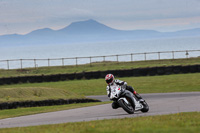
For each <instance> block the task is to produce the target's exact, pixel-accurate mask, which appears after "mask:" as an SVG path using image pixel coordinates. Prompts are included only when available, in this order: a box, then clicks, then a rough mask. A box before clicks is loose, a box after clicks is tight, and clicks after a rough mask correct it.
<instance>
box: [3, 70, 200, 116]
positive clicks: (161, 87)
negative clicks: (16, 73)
mask: <svg viewBox="0 0 200 133" xmlns="http://www.w3.org/2000/svg"><path fill="white" fill-rule="evenodd" d="M120 79H121V80H124V81H127V82H128V83H129V85H132V86H133V87H134V88H135V89H136V91H137V92H138V93H164V92H191V91H200V80H199V79H200V73H192V74H176V75H164V76H145V77H128V78H120ZM40 89H41V90H40ZM34 90H35V91H34ZM3 94H4V95H3ZM22 94H23V95H22ZM87 95H106V83H105V81H104V79H92V80H74V81H60V82H49V83H33V84H31V83H26V84H17V85H2V86H0V101H1V102H5V101H6V102H9V101H20V100H27V99H28V100H38V99H40V100H41V99H42V100H44V99H59V98H65V99H68V98H72V97H75V98H83V97H84V96H87ZM8 96H9V98H8ZM94 104H95V103H94ZM94 104H93V105H94ZM96 104H99V103H96ZM66 106H67V105H66ZM73 106H76V105H73ZM49 108H51V109H50V110H49ZM53 108H54V109H53ZM64 109H66V108H63V106H61V107H60V106H52V107H33V108H18V109H11V110H0V118H7V117H13V116H21V115H25V114H35V113H41V112H49V111H57V110H64ZM13 112H15V113H13ZM22 112H24V113H22ZM25 112H27V113H25Z"/></svg>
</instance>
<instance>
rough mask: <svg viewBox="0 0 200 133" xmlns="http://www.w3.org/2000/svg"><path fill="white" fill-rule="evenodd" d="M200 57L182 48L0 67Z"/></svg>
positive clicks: (6, 62)
mask: <svg viewBox="0 0 200 133" xmlns="http://www.w3.org/2000/svg"><path fill="white" fill-rule="evenodd" d="M190 57H200V50H184V51H162V52H146V53H130V54H119V55H107V56H90V57H73V58H52V59H13V60H0V69H8V70H9V69H19V68H20V69H23V68H37V67H42V66H66V65H81V64H91V63H92V62H105V61H117V62H128V61H131V62H133V61H142V60H144V61H146V60H160V59H178V58H190Z"/></svg>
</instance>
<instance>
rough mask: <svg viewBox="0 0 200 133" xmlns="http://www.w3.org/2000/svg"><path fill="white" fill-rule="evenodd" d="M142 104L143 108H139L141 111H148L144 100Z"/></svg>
mask: <svg viewBox="0 0 200 133" xmlns="http://www.w3.org/2000/svg"><path fill="white" fill-rule="evenodd" d="M142 105H143V106H144V107H143V109H141V111H142V112H143V113H146V112H148V111H149V105H148V104H147V103H146V102H145V101H144V102H142Z"/></svg>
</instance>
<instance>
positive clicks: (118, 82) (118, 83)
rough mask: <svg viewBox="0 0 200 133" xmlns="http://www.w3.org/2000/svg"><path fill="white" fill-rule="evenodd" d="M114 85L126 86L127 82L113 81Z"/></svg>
mask: <svg viewBox="0 0 200 133" xmlns="http://www.w3.org/2000/svg"><path fill="white" fill-rule="evenodd" d="M115 83H116V84H117V85H127V82H125V81H121V80H118V79H117V80H115Z"/></svg>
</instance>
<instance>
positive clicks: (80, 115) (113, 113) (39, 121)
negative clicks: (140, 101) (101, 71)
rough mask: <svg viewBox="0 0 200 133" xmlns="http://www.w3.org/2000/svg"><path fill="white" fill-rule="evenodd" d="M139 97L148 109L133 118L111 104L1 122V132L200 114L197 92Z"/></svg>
mask: <svg viewBox="0 0 200 133" xmlns="http://www.w3.org/2000/svg"><path fill="white" fill-rule="evenodd" d="M88 97H89V98H95V99H100V100H102V101H108V100H109V99H108V98H107V96H88ZM142 97H143V98H144V99H145V100H146V101H147V103H148V104H149V106H150V110H149V112H148V113H141V112H136V113H135V114H131V115H130V114H127V113H126V112H125V111H124V110H123V109H122V108H119V109H115V110H114V109H112V108H111V104H104V105H97V106H92V107H84V108H78V109H71V110H64V111H57V112H50V113H42V114H36V115H28V116H21V117H15V118H7V119H1V120H0V128H9V127H24V126H34V125H44V124H57V123H67V122H78V121H91V120H102V119H116V118H124V117H138V116H149V115H162V114H172V113H179V112H194V111H198V112H199V111H200V92H185V93H154V94H143V95H142Z"/></svg>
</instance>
